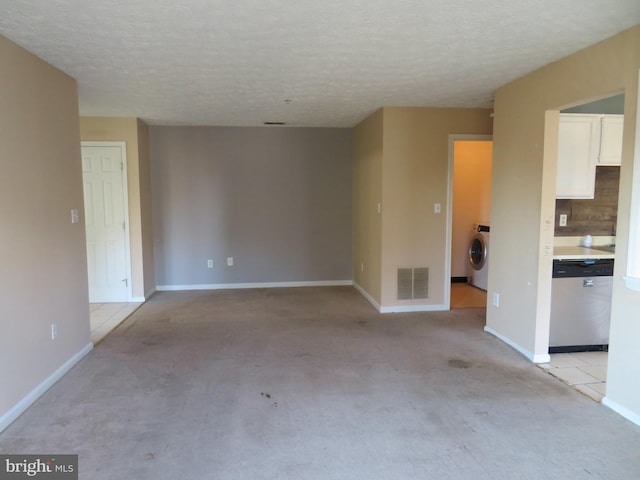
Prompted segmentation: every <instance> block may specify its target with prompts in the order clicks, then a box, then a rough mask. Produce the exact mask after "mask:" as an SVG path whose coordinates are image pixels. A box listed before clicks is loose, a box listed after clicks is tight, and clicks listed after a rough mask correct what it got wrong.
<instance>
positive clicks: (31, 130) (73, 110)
mask: <svg viewBox="0 0 640 480" xmlns="http://www.w3.org/2000/svg"><path fill="white" fill-rule="evenodd" d="M0 70H1V71H2V75H0V91H1V92H2V94H1V95H0V145H2V155H0V225H2V241H1V242H0V326H1V328H2V334H1V335H0V378H2V381H1V385H2V386H1V387H0V428H1V426H2V425H3V424H4V423H5V420H10V418H8V417H10V416H11V412H15V411H16V410H15V409H16V408H18V404H19V403H21V402H22V403H24V401H25V400H24V399H25V397H27V396H28V395H29V394H30V393H31V392H33V391H34V390H36V389H37V388H38V387H39V386H40V385H41V384H42V383H43V382H45V381H46V380H47V379H48V378H50V377H51V376H52V375H53V374H54V372H56V370H58V369H59V368H61V367H63V366H64V365H65V364H67V365H68V362H70V361H72V360H73V359H74V358H78V355H81V354H82V353H83V352H86V351H88V349H90V348H91V344H90V342H89V293H88V286H87V262H86V255H85V248H86V247H85V232H84V226H83V223H82V222H79V223H76V224H72V223H71V214H70V211H71V209H78V210H79V211H80V212H82V209H83V198H82V174H81V162H80V135H79V126H78V100H77V87H76V82H75V80H74V79H72V78H71V77H69V76H67V75H65V74H64V73H62V72H61V71H59V70H57V69H55V68H53V67H52V66H50V65H49V64H47V63H45V62H43V61H42V60H40V59H39V58H37V57H35V56H34V55H32V54H30V53H29V52H27V51H26V50H24V49H22V48H20V47H18V46H17V45H15V44H14V43H12V42H10V41H8V40H7V39H5V38H4V37H1V36H0ZM52 323H55V324H57V326H58V337H57V339H56V340H51V327H50V325H51V324H52ZM22 403H21V404H22Z"/></svg>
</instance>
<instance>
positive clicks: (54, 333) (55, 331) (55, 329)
mask: <svg viewBox="0 0 640 480" xmlns="http://www.w3.org/2000/svg"><path fill="white" fill-rule="evenodd" d="M57 336H58V324H57V323H52V324H51V340H55V339H56V337H57Z"/></svg>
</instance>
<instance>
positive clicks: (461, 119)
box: [381, 107, 492, 308]
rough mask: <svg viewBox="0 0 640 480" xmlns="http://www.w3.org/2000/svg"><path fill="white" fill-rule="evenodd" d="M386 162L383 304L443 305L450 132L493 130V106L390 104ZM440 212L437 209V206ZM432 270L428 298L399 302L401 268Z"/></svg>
mask: <svg viewBox="0 0 640 480" xmlns="http://www.w3.org/2000/svg"><path fill="white" fill-rule="evenodd" d="M383 112H384V125H383V130H384V131H383V166H382V197H383V201H382V211H383V214H382V272H381V274H382V277H381V278H382V302H381V305H382V306H383V308H384V307H395V306H404V307H410V306H414V305H420V306H425V305H426V306H434V307H437V308H443V307H444V305H445V283H446V282H449V278H445V277H447V275H446V272H447V265H446V261H445V252H446V250H447V245H446V241H447V239H446V237H447V231H446V229H447V216H448V212H447V193H448V192H447V189H448V168H449V135H450V134H491V133H492V119H491V117H490V113H491V111H490V110H486V109H456V108H405V107H390V108H387V107H385V108H384V110H383ZM435 203H440V204H441V213H440V214H436V213H434V204H435ZM399 267H428V268H429V269H430V279H429V298H428V299H427V300H402V301H399V300H397V269H398V268H399Z"/></svg>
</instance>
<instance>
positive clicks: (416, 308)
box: [380, 305, 449, 313]
mask: <svg viewBox="0 0 640 480" xmlns="http://www.w3.org/2000/svg"><path fill="white" fill-rule="evenodd" d="M445 310H449V308H448V307H447V306H446V305H393V306H391V307H381V308H380V313H405V312H442V311H445Z"/></svg>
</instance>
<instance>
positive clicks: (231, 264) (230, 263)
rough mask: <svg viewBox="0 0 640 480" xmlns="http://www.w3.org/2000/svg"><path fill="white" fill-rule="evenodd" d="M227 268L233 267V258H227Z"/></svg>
mask: <svg viewBox="0 0 640 480" xmlns="http://www.w3.org/2000/svg"><path fill="white" fill-rule="evenodd" d="M227 267H233V257H227Z"/></svg>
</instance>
